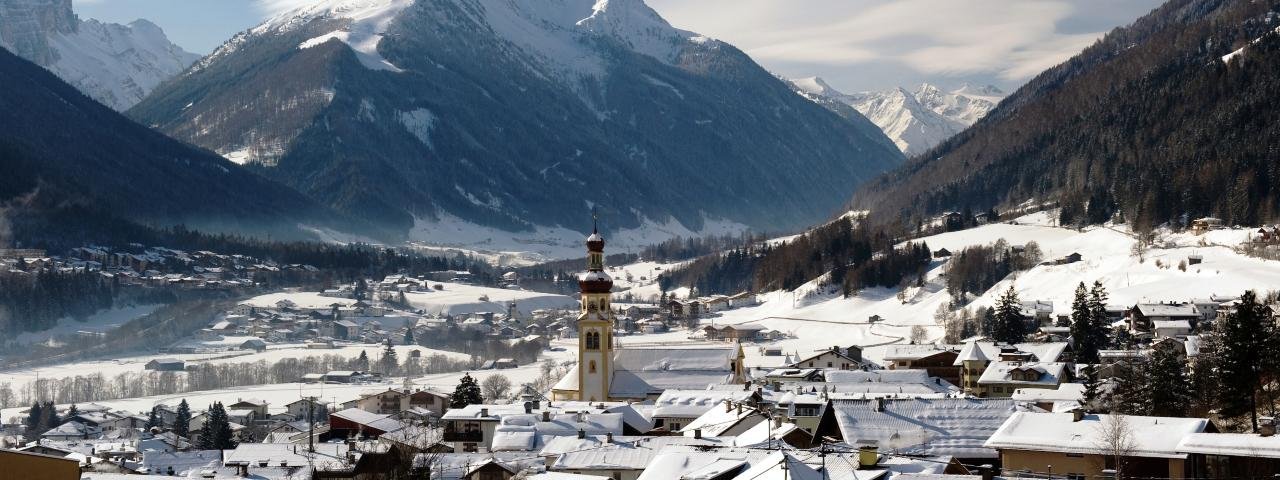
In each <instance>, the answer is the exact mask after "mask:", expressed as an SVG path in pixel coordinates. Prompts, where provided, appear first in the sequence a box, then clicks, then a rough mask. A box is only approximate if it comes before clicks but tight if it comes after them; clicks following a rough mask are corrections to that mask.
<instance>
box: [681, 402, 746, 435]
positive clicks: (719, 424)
mask: <svg viewBox="0 0 1280 480" xmlns="http://www.w3.org/2000/svg"><path fill="white" fill-rule="evenodd" d="M761 420H765V416H764V414H763V413H760V412H759V411H757V410H756V409H754V408H751V407H739V406H737V405H735V406H733V407H731V408H725V406H724V405H723V404H722V405H719V406H716V407H715V408H712V409H711V410H707V413H704V414H702V415H700V416H699V417H698V418H695V419H693V421H691V422H689V423H688V424H687V425H685V426H684V428H683V429H681V430H680V431H681V432H683V433H684V435H685V436H690V437H691V436H695V435H697V432H698V431H699V430H700V431H701V432H702V436H704V437H718V436H721V435H723V434H724V433H725V432H728V431H729V430H730V429H733V428H734V427H737V426H739V425H746V426H748V428H750V426H754V425H755V423H759V422H760V421H761Z"/></svg>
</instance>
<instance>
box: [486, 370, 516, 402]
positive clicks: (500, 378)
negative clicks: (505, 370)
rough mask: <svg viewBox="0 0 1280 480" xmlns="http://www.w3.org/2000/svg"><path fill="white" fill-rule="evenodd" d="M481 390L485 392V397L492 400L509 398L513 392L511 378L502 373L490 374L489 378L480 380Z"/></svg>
mask: <svg viewBox="0 0 1280 480" xmlns="http://www.w3.org/2000/svg"><path fill="white" fill-rule="evenodd" d="M480 391H481V392H482V393H484V398H485V399H486V400H488V401H490V402H496V401H498V400H500V399H504V398H507V396H508V395H510V394H511V379H509V378H507V377H506V376H505V375H502V374H493V375H490V376H489V378H486V379H484V381H483V382H480Z"/></svg>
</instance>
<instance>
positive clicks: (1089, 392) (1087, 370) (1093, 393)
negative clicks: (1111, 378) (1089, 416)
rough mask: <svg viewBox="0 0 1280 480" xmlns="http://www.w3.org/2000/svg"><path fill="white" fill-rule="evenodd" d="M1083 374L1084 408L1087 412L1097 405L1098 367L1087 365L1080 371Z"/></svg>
mask: <svg viewBox="0 0 1280 480" xmlns="http://www.w3.org/2000/svg"><path fill="white" fill-rule="evenodd" d="M1081 370H1082V372H1081V373H1083V374H1084V407H1085V409H1086V410H1088V411H1092V410H1094V409H1096V408H1097V403H1098V395H1099V393H1100V392H1099V391H1098V367H1096V366H1094V365H1093V364H1087V365H1085V366H1084V368H1083V369H1081Z"/></svg>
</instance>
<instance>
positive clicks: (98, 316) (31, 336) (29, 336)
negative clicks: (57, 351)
mask: <svg viewBox="0 0 1280 480" xmlns="http://www.w3.org/2000/svg"><path fill="white" fill-rule="evenodd" d="M157 308H160V305H137V306H127V307H120V308H113V309H111V310H104V311H101V312H98V313H95V314H93V315H90V316H89V317H88V318H86V319H85V321H83V322H80V321H76V320H73V319H70V318H64V319H62V320H59V321H58V325H57V326H55V327H53V328H50V329H48V330H45V331H43V332H24V333H22V334H19V335H18V343H41V342H45V341H48V340H49V339H51V338H53V337H56V336H58V335H71V334H74V333H77V332H91V333H105V332H108V331H111V330H114V329H116V328H118V327H119V326H121V325H124V324H126V323H129V321H130V320H133V319H136V318H140V317H144V316H146V315H149V314H151V312H154V311H156V309H157Z"/></svg>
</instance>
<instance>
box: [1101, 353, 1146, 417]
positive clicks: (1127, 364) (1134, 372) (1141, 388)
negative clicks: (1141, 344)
mask: <svg viewBox="0 0 1280 480" xmlns="http://www.w3.org/2000/svg"><path fill="white" fill-rule="evenodd" d="M1112 370H1113V371H1114V375H1113V376H1112V377H1111V381H1112V387H1111V392H1110V393H1109V394H1108V395H1107V403H1109V404H1110V411H1111V413H1120V414H1125V415H1146V414H1147V413H1148V412H1149V411H1150V410H1151V405H1150V402H1148V399H1149V398H1150V397H1149V396H1148V394H1147V386H1148V385H1147V378H1146V372H1144V371H1143V365H1142V364H1141V363H1138V362H1133V361H1128V360H1125V361H1122V362H1120V363H1117V364H1114V365H1112Z"/></svg>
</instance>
